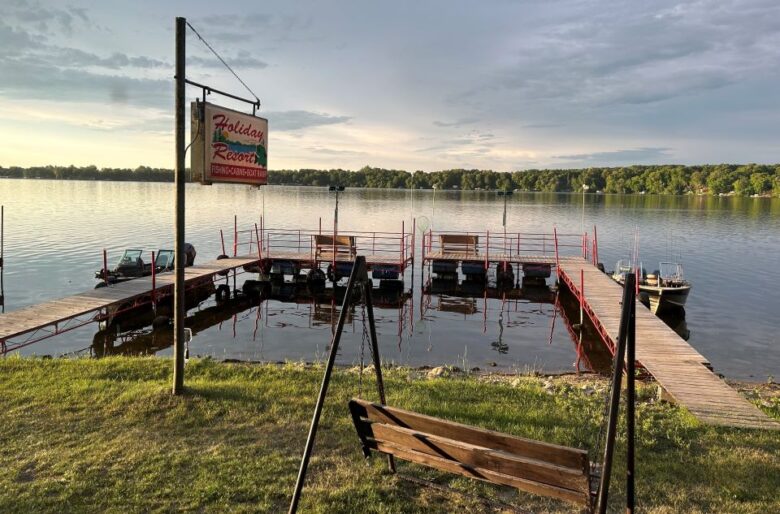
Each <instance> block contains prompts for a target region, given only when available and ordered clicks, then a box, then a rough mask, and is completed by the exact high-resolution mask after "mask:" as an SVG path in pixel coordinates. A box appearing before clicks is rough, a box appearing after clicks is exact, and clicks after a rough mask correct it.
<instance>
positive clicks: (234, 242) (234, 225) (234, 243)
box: [233, 214, 238, 257]
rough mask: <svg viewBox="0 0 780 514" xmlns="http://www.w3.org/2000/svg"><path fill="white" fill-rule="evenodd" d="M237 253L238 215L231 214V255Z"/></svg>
mask: <svg viewBox="0 0 780 514" xmlns="http://www.w3.org/2000/svg"><path fill="white" fill-rule="evenodd" d="M236 255H238V215H237V214H234V215H233V257H235V256H236Z"/></svg>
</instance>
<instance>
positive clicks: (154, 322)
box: [74, 280, 414, 357]
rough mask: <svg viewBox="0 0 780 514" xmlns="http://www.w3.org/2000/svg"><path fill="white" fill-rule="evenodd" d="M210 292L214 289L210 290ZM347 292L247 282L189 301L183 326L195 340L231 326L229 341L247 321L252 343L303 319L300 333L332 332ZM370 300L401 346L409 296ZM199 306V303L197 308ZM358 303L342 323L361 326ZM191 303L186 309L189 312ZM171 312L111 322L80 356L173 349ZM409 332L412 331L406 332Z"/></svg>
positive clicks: (165, 307)
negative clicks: (216, 297)
mask: <svg viewBox="0 0 780 514" xmlns="http://www.w3.org/2000/svg"><path fill="white" fill-rule="evenodd" d="M212 290H213V288H212ZM345 292H346V287H344V286H338V285H337V286H336V287H324V286H322V287H316V286H314V287H311V286H309V285H307V284H305V283H295V282H271V281H258V280H247V281H245V282H244V285H243V286H242V287H241V289H236V290H234V291H233V292H232V293H231V295H230V296H228V297H227V299H225V300H223V301H219V302H216V303H215V302H205V300H206V298H208V297H209V296H210V293H208V294H206V295H205V297H204V296H200V297H197V298H196V297H193V296H191V297H190V298H189V300H191V301H192V302H194V304H195V305H196V306H197V307H196V308H194V309H192V310H190V311H189V312H188V315H187V317H186V318H185V322H184V326H185V327H186V328H188V329H190V330H191V332H192V336H193V338H195V337H196V336H197V335H198V334H200V333H202V332H204V331H206V330H208V329H211V328H217V329H220V330H221V329H222V328H223V324H225V323H229V328H230V331H231V334H232V338H234V339H236V338H237V337H238V330H237V327H238V324H239V323H242V322H243V321H248V322H249V323H250V324H252V325H253V327H252V329H251V332H252V337H251V339H252V341H256V340H257V339H258V332H259V330H260V328H261V326H265V327H271V328H281V329H284V328H289V327H292V326H294V325H295V323H296V321H297V320H299V319H301V318H305V319H306V323H305V324H304V325H303V328H309V329H316V328H318V327H328V328H329V329H330V330H331V331H334V330H335V327H336V323H337V321H338V318H339V315H340V313H341V308H342V303H343V301H344V295H345ZM372 300H373V304H374V308H375V309H376V310H377V311H379V312H382V313H383V318H384V319H386V318H387V317H388V311H390V312H395V313H396V315H397V320H396V326H397V333H396V336H397V338H398V345H399V346H400V345H401V344H402V340H403V335H404V329H405V327H407V325H408V326H409V327H413V323H414V320H413V319H412V316H411V312H412V307H411V304H412V293H411V292H410V291H405V290H404V289H403V288H399V287H397V286H392V285H391V286H390V287H376V288H374V290H373V294H372ZM198 302H203V303H201V304H198ZM360 305H361V303H360V298H359V297H357V296H356V297H355V298H353V299H352V302H350V305H349V311H348V312H347V317H346V323H347V324H354V323H355V322H356V321H360V322H362V319H363V316H364V314H363V313H360V314H358V312H357V311H358V309H360V308H361V307H360ZM192 306H193V304H191V303H190V304H188V307H192ZM290 306H294V307H295V308H296V309H297V308H299V307H302V308H303V309H304V310H305V312H306V314H305V315H304V316H300V314H299V313H298V315H290V314H289V313H288V312H287V309H288V308H289V307H290ZM171 313H172V309H171V306H170V305H169V304H161V305H160V306H158V309H157V311H156V312H152V311H151V309H145V310H143V311H135V312H133V313H132V315H126V316H123V317H122V318H115V322H113V323H111V324H110V325H108V326H107V327H102V328H101V330H99V331H98V332H97V333H96V334H95V335H94V337H93V340H92V346H91V347H90V348H89V349H85V350H81V351H80V352H74V353H84V352H88V353H89V354H91V355H92V356H94V357H103V356H106V355H154V354H156V353H159V352H161V351H163V350H165V349H168V348H171V347H172V346H173V329H172V327H171V323H170V316H171ZM410 329H411V328H410Z"/></svg>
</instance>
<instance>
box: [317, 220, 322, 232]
mask: <svg viewBox="0 0 780 514" xmlns="http://www.w3.org/2000/svg"><path fill="white" fill-rule="evenodd" d="M317 235H320V236H321V235H322V216H320V228H319V230H318V231H317Z"/></svg>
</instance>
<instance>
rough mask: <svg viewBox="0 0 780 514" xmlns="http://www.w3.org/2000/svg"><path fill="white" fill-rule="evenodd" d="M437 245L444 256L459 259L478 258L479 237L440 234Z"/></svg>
mask: <svg viewBox="0 0 780 514" xmlns="http://www.w3.org/2000/svg"><path fill="white" fill-rule="evenodd" d="M439 245H440V246H441V253H442V255H444V256H448V255H458V256H460V257H461V258H464V259H468V258H476V257H479V251H478V247H479V236H475V235H470V234H441V235H439Z"/></svg>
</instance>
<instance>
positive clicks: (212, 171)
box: [191, 102, 268, 185]
mask: <svg viewBox="0 0 780 514" xmlns="http://www.w3.org/2000/svg"><path fill="white" fill-rule="evenodd" d="M191 155H192V161H191V167H192V180H194V181H199V182H200V183H202V184H211V183H213V182H234V183H239V184H254V185H264V184H267V183H268V120H267V119H265V118H260V117H259V116H253V115H251V114H244V113H242V112H238V111H234V110H232V109H226V108H224V107H219V106H217V105H213V104H210V103H205V104H204V103H202V102H193V104H192V154H191Z"/></svg>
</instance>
